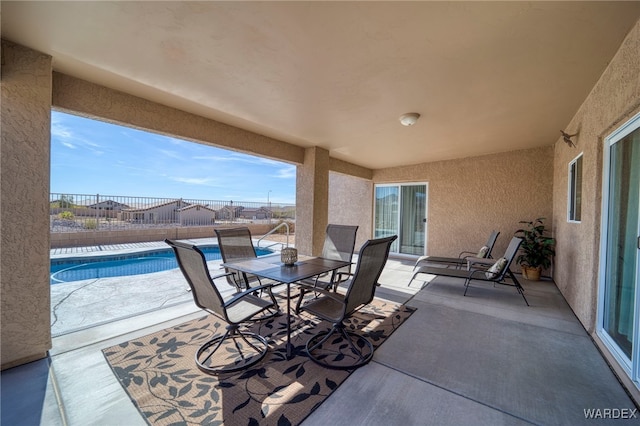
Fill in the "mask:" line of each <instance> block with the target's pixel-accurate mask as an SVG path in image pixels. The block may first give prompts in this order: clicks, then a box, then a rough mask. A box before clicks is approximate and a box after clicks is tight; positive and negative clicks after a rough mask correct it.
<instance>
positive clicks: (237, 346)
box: [165, 240, 278, 374]
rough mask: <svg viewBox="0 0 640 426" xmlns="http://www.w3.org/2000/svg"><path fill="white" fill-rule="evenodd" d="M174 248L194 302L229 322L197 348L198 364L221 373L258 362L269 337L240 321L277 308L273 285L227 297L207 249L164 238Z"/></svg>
mask: <svg viewBox="0 0 640 426" xmlns="http://www.w3.org/2000/svg"><path fill="white" fill-rule="evenodd" d="M165 242H166V243H167V244H168V245H169V246H171V248H172V249H173V251H174V253H175V255H176V259H177V260H178V265H179V266H180V270H181V271H182V274H183V275H184V277H185V279H186V280H187V282H188V283H189V287H191V293H192V294H193V300H194V302H195V304H196V305H197V306H198V307H199V308H201V309H203V310H205V311H206V312H208V313H210V314H212V315H215V316H217V317H219V318H221V319H223V320H224V321H225V322H227V324H228V325H227V327H226V332H225V333H224V334H223V335H216V336H214V337H213V338H212V339H210V340H208V341H207V342H205V343H204V344H202V345H201V346H200V347H199V348H198V350H197V351H196V355H195V361H196V365H197V366H198V368H199V369H200V370H201V371H203V372H205V373H208V374H222V373H229V372H233V371H238V370H242V369H244V368H247V367H249V366H251V365H254V364H256V363H257V362H259V361H260V360H261V359H262V358H264V356H265V355H266V354H267V349H268V343H267V340H266V339H265V338H264V337H262V336H260V335H259V334H256V333H252V332H248V331H240V325H241V324H243V323H246V322H250V321H253V320H254V318H255V316H256V315H258V314H260V313H262V312H264V311H266V310H268V309H276V310H277V306H278V304H277V302H276V299H275V297H274V296H273V293H272V292H271V286H270V285H265V286H262V287H253V288H251V289H249V290H245V291H244V292H240V293H236V294H234V295H233V296H232V297H231V298H229V299H228V300H224V299H223V298H222V296H221V295H220V292H219V291H218V288H217V287H216V285H215V282H214V280H215V279H217V278H222V277H226V276H228V275H229V274H228V273H226V274H221V275H217V276H215V277H213V278H212V277H211V275H210V274H209V269H208V267H207V260H206V258H205V256H204V253H202V251H201V250H200V249H199V248H198V247H197V246H194V245H191V244H185V243H181V242H178V241H172V240H165ZM256 290H266V292H267V293H268V294H269V296H270V300H267V299H263V298H260V297H258V296H256V295H255V294H254V293H255V291H256Z"/></svg>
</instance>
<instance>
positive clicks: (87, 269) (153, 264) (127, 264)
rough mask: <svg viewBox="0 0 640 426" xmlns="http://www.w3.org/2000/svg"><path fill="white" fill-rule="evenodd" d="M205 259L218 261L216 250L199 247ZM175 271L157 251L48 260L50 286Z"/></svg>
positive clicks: (170, 257) (166, 254)
mask: <svg viewBox="0 0 640 426" xmlns="http://www.w3.org/2000/svg"><path fill="white" fill-rule="evenodd" d="M200 249H201V250H202V252H203V253H204V255H205V257H206V259H207V260H208V261H209V260H221V259H222V256H221V255H220V249H219V247H218V246H210V247H200ZM271 253H273V252H272V251H271V250H269V249H256V254H257V255H258V256H264V255H267V254H271ZM177 267H178V262H177V261H176V256H175V254H174V253H173V250H172V249H170V248H168V249H161V250H154V251H150V252H144V253H129V254H121V255H113V256H96V257H88V258H82V259H78V258H75V259H52V260H51V284H60V283H65V282H70V281H80V280H90V279H96V278H108V277H121V276H127V275H140V274H150V273H152V272H160V271H167V270H169V269H175V268H177Z"/></svg>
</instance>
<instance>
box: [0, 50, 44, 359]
mask: <svg viewBox="0 0 640 426" xmlns="http://www.w3.org/2000/svg"><path fill="white" fill-rule="evenodd" d="M1 81H2V84H1V98H0V101H1V103H2V109H1V111H2V121H1V127H2V131H1V133H2V144H1V145H0V147H1V149H0V157H1V158H2V165H1V167H0V182H1V183H0V185H1V186H0V188H1V191H2V203H1V206H2V207H1V218H0V223H1V224H2V225H1V226H2V245H1V246H0V250H1V251H0V258H1V261H0V273H1V274H2V275H1V277H2V282H1V292H0V300H1V307H2V308H1V315H2V320H1V321H2V322H1V324H2V335H1V337H0V340H1V341H2V345H1V347H2V352H1V354H0V356H1V360H2V366H3V368H5V366H12V365H17V364H22V363H26V362H29V361H33V360H35V359H39V358H43V357H44V356H45V355H46V352H47V351H48V350H49V348H50V347H51V306H50V305H51V302H50V300H51V298H50V292H49V202H48V198H49V195H48V194H49V151H50V148H49V147H50V144H49V139H50V132H51V87H52V86H51V57H50V56H48V55H43V54H40V53H38V52H34V51H33V50H30V49H26V48H23V47H22V46H18V45H15V44H12V43H5V42H4V41H3V43H2V80H1Z"/></svg>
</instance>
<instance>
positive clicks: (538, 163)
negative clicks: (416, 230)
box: [373, 146, 553, 256]
mask: <svg viewBox="0 0 640 426" xmlns="http://www.w3.org/2000/svg"><path fill="white" fill-rule="evenodd" d="M552 170H553V150H552V148H551V146H549V147H543V148H535V149H528V150H522V151H512V152H505V153H500V154H494V155H485V156H482V157H473V158H463V159H459V160H451V161H439V162H435V163H426V164H417V165H413V166H406V167H396V168H391V169H383V170H376V171H375V172H374V176H373V180H374V182H375V183H388V182H427V184H428V200H429V201H428V208H427V254H430V255H436V256H457V255H458V253H459V252H460V251H462V250H466V249H467V250H475V249H479V248H480V247H481V246H482V245H483V244H484V243H485V241H486V240H487V236H488V235H489V233H490V232H491V231H492V230H494V229H495V230H497V231H500V236H499V237H498V241H497V242H496V245H495V248H494V253H495V254H497V255H500V254H501V253H504V251H505V250H506V248H507V246H508V245H509V241H510V240H511V238H512V237H513V234H514V232H515V231H516V230H517V229H518V228H519V227H520V224H519V223H518V222H519V221H521V220H533V219H535V218H537V217H546V218H547V220H548V222H549V224H550V223H551V216H552V208H551V198H552V187H553V182H552Z"/></svg>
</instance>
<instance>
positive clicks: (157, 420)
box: [103, 299, 415, 425]
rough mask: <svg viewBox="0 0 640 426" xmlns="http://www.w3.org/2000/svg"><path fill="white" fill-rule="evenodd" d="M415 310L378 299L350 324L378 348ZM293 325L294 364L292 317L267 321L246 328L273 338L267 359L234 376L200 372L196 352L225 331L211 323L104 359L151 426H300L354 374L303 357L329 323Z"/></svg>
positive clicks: (307, 320) (179, 329) (118, 349)
mask: <svg viewBox="0 0 640 426" xmlns="http://www.w3.org/2000/svg"><path fill="white" fill-rule="evenodd" d="M285 303H286V302H285ZM284 310H286V305H284V306H283V311H284ZM414 310H415V309H414V308H410V307H407V306H404V305H400V304H396V303H391V302H386V301H382V300H379V299H374V301H373V302H372V303H371V304H369V305H367V306H365V307H363V308H362V309H361V310H360V311H358V312H357V313H355V314H354V315H353V316H352V317H351V318H350V319H349V320H348V321H347V322H345V324H346V326H347V328H348V329H350V330H356V331H358V333H360V334H362V335H364V336H366V337H367V338H368V339H369V340H370V341H371V342H372V343H373V345H374V347H376V348H377V347H378V346H380V345H381V344H382V343H383V342H384V341H385V339H387V338H388V337H389V336H390V335H391V333H393V331H394V330H395V329H397V328H398V327H399V326H400V325H401V324H402V322H404V321H405V320H406V319H407V318H408V317H409V316H410V315H411V314H412V313H413V311H414ZM292 318H293V323H292V326H291V329H292V334H291V343H292V345H293V347H294V354H295V356H293V357H292V358H291V359H287V357H286V333H287V327H286V315H281V316H277V317H274V318H270V319H267V320H263V321H261V322H257V323H254V324H251V325H250V326H248V327H247V328H248V329H250V330H251V331H253V332H256V333H258V334H260V335H262V336H264V337H266V338H267V341H268V342H269V351H268V353H267V355H266V357H265V358H264V359H263V360H262V361H261V362H259V363H257V364H255V365H254V366H252V367H251V368H248V369H246V370H243V371H240V372H236V373H228V374H225V375H219V376H212V375H207V374H205V373H203V372H201V371H200V370H199V369H198V367H197V366H196V364H195V353H196V350H197V349H198V347H199V346H200V345H202V344H203V343H204V342H206V341H207V340H209V339H211V338H212V337H214V336H215V335H218V334H221V333H223V332H224V328H225V327H226V324H225V323H224V322H222V321H221V320H219V319H218V318H217V317H214V316H212V315H207V316H203V317H202V318H198V319H195V320H192V321H189V322H186V323H184V324H180V325H178V326H175V327H171V328H168V329H165V330H161V331H159V332H156V333H153V334H150V335H148V336H144V337H140V338H138V339H136V340H132V341H128V342H123V343H121V344H119V345H115V346H112V347H110V348H107V349H104V350H103V353H104V356H105V358H106V359H107V362H108V363H109V365H110V366H111V369H112V371H113V373H114V374H115V375H116V377H117V379H118V380H119V382H120V383H121V385H122V386H123V388H124V389H125V391H126V392H127V393H128V395H129V397H130V398H131V400H132V401H133V402H134V404H135V405H136V407H138V409H139V411H140V412H141V414H142V415H143V416H144V418H145V419H146V421H147V422H148V423H149V424H153V425H223V424H225V423H227V424H233V425H241V424H247V425H296V424H299V423H300V422H302V420H304V418H305V417H307V416H308V415H309V414H310V413H311V412H312V411H313V410H314V409H315V408H316V407H318V406H319V405H320V404H321V403H322V401H324V400H325V399H326V397H327V396H329V395H330V394H331V393H332V392H333V391H334V390H335V389H337V388H338V386H339V385H340V384H341V383H342V382H343V381H344V380H345V379H346V378H347V377H348V376H349V374H351V371H348V370H347V371H344V370H332V369H326V368H324V367H321V366H319V365H318V364H316V363H314V362H313V361H311V360H310V359H309V358H308V357H307V355H306V354H305V352H304V348H305V344H306V342H307V340H308V339H309V338H310V337H311V336H313V335H314V334H315V333H317V332H318V331H321V330H324V329H328V328H329V327H330V324H329V323H327V322H323V321H320V320H318V319H317V318H315V317H312V316H310V315H308V314H305V313H301V314H300V315H294V316H292Z"/></svg>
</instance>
